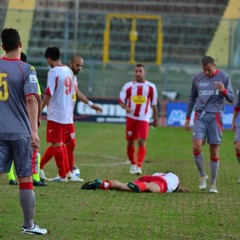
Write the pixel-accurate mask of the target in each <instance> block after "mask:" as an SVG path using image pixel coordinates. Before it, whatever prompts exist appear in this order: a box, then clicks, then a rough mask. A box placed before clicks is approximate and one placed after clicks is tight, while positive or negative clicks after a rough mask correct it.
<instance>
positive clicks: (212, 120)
mask: <svg viewBox="0 0 240 240" xmlns="http://www.w3.org/2000/svg"><path fill="white" fill-rule="evenodd" d="M202 69H203V71H202V72H200V73H199V74H198V75H196V76H195V77H194V78H193V81H192V88H191V92H190V96H189V99H188V104H187V112H186V122H185V129H186V130H190V126H189V124H190V117H191V113H192V111H193V108H194V110H195V117H194V125H193V134H192V150H193V155H194V160H195V163H196V166H197V169H198V171H199V174H200V184H199V189H200V190H204V189H206V188H207V179H208V176H207V174H206V173H205V170H204V165H203V155H202V145H203V144H204V143H205V139H206V138H207V139H208V143H209V145H210V172H211V179H210V190H209V192H210V193H217V192H218V191H217V186H216V180H217V174H218V168H219V146H220V143H221V141H222V112H223V109H224V99H226V100H227V101H229V102H233V100H234V93H233V89H232V85H231V81H230V79H229V77H228V76H227V75H226V73H224V72H223V71H221V70H219V69H217V68H216V65H215V63H214V59H213V58H212V57H210V56H205V57H203V58H202Z"/></svg>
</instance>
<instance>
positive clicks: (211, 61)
mask: <svg viewBox="0 0 240 240" xmlns="http://www.w3.org/2000/svg"><path fill="white" fill-rule="evenodd" d="M208 64H215V62H214V58H213V57H210V56H205V57H203V58H202V65H203V66H206V65H208Z"/></svg>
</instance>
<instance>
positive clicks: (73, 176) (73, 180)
mask: <svg viewBox="0 0 240 240" xmlns="http://www.w3.org/2000/svg"><path fill="white" fill-rule="evenodd" d="M68 180H69V181H71V182H84V179H82V178H80V177H78V176H76V175H74V174H72V175H71V177H70V178H68Z"/></svg>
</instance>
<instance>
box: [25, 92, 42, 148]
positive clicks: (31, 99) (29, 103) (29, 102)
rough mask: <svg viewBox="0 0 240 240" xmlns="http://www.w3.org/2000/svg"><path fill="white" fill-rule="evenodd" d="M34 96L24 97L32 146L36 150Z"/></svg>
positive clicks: (36, 127)
mask: <svg viewBox="0 0 240 240" xmlns="http://www.w3.org/2000/svg"><path fill="white" fill-rule="evenodd" d="M37 104H38V103H37V100H36V97H35V95H33V94H31V95H27V96H26V105H27V111H28V117H29V122H30V127H31V130H32V146H33V147H34V148H38V147H39V144H40V140H39V136H38V126H37V119H38V105H37Z"/></svg>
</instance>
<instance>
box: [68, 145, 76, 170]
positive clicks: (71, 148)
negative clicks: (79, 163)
mask: <svg viewBox="0 0 240 240" xmlns="http://www.w3.org/2000/svg"><path fill="white" fill-rule="evenodd" d="M75 145H76V143H75V141H74V140H73V141H70V142H68V143H66V149H67V156H68V165H69V169H70V170H71V171H72V170H73V165H74V148H75Z"/></svg>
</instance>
